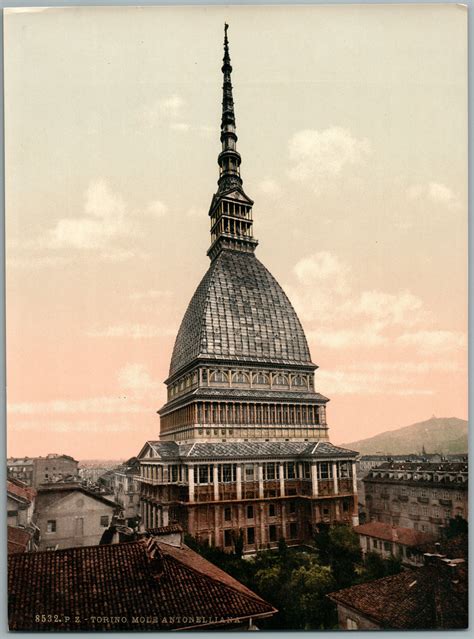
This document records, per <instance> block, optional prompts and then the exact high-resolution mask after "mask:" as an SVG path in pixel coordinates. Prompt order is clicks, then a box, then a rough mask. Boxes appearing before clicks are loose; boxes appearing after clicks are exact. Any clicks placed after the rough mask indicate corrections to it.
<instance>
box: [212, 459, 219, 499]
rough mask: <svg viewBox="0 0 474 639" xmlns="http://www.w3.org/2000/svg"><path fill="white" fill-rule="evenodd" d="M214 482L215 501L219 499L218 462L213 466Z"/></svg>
mask: <svg viewBox="0 0 474 639" xmlns="http://www.w3.org/2000/svg"><path fill="white" fill-rule="evenodd" d="M213 483H214V501H219V474H218V466H217V464H214V467H213Z"/></svg>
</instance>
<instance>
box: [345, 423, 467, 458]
mask: <svg viewBox="0 0 474 639" xmlns="http://www.w3.org/2000/svg"><path fill="white" fill-rule="evenodd" d="M467 426H468V422H467V421H466V420H464V419H458V418H457V417H432V418H431V419H428V420H427V421H425V422H419V423H418V424H412V425H411V426H405V427H404V428H398V429H397V430H390V431H386V432H384V433H379V434H378V435H374V437H369V438H368V439H360V440H358V441H355V442H350V443H348V444H341V446H343V447H344V448H351V449H352V450H356V451H358V452H360V453H361V454H362V455H375V454H377V453H381V454H391V455H405V454H408V453H421V451H422V448H423V446H424V447H425V451H426V452H427V453H441V454H443V455H448V454H455V453H467V437H468V436H467Z"/></svg>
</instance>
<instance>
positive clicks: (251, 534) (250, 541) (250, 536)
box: [247, 528, 255, 545]
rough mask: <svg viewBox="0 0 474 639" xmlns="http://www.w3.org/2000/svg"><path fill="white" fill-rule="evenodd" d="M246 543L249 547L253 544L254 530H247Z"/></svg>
mask: <svg viewBox="0 0 474 639" xmlns="http://www.w3.org/2000/svg"><path fill="white" fill-rule="evenodd" d="M247 543H248V544H250V545H252V544H254V543H255V528H247Z"/></svg>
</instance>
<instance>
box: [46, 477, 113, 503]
mask: <svg viewBox="0 0 474 639" xmlns="http://www.w3.org/2000/svg"><path fill="white" fill-rule="evenodd" d="M73 492H79V493H82V494H83V495H85V496H86V497H91V498H92V499H96V500H97V501H101V502H102V503H103V504H106V505H107V506H111V507H113V508H114V507H115V508H116V507H119V506H120V504H118V503H116V502H114V501H113V500H112V499H108V498H107V497H105V496H104V495H101V494H100V493H96V492H94V491H92V490H87V488H85V487H84V486H81V485H80V484H75V483H73V484H63V483H60V482H58V483H52V484H42V485H41V486H40V487H39V489H38V496H37V504H38V509H40V508H41V506H43V507H44V506H45V505H48V506H49V505H51V504H53V503H54V502H55V501H58V500H59V499H63V498H64V496H65V494H68V493H69V494H71V493H73ZM40 504H41V506H40Z"/></svg>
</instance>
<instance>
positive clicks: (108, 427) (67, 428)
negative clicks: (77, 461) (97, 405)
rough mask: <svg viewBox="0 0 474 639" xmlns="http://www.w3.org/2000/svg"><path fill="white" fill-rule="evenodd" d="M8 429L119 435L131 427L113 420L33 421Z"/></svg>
mask: <svg viewBox="0 0 474 639" xmlns="http://www.w3.org/2000/svg"><path fill="white" fill-rule="evenodd" d="M9 428H11V429H12V431H30V432H42V431H45V430H48V431H51V432H56V433H75V432H76V433H77V432H81V433H99V432H100V433H104V432H105V433H119V432H127V431H128V432H130V430H131V428H132V427H131V425H130V424H129V423H127V422H117V420H115V419H114V421H113V422H111V423H110V422H109V423H108V422H105V423H102V422H97V421H90V420H79V421H54V420H48V421H47V422H42V421H38V420H37V419H35V420H34V421H30V422H18V423H14V424H11V425H10V426H9Z"/></svg>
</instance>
